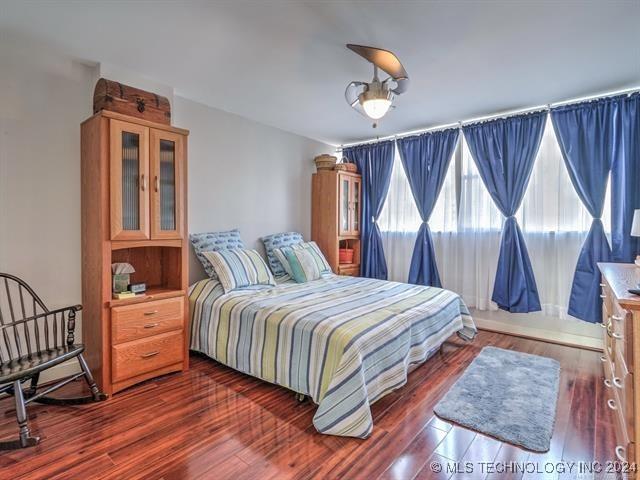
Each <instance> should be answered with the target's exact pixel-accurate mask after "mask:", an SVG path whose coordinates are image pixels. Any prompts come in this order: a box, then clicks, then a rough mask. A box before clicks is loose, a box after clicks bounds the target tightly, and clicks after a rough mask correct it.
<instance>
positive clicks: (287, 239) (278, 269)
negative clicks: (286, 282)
mask: <svg viewBox="0 0 640 480" xmlns="http://www.w3.org/2000/svg"><path fill="white" fill-rule="evenodd" d="M260 240H262V243H263V244H264V249H265V250H266V252H267V259H268V260H269V265H270V266H271V271H272V272H273V274H274V275H275V276H276V277H280V276H282V275H285V273H286V272H285V270H284V267H283V266H282V264H281V263H280V261H279V260H278V259H277V258H276V256H275V254H274V253H273V250H274V249H276V248H282V247H289V246H291V245H296V244H298V243H302V242H303V241H304V239H303V238H302V235H300V234H299V233H297V232H284V233H274V234H273V235H267V236H266V237H262V238H261V239H260Z"/></svg>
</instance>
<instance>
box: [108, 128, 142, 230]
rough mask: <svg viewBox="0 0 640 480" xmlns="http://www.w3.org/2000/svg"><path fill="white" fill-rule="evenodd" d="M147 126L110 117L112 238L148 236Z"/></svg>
mask: <svg viewBox="0 0 640 480" xmlns="http://www.w3.org/2000/svg"><path fill="white" fill-rule="evenodd" d="M148 131H149V129H148V128H147V127H142V126H140V125H136V124H132V123H127V122H122V121H119V120H111V125H110V165H111V175H110V177H111V184H110V185H111V239H112V240H140V239H146V238H149V208H148V199H149V192H148V182H149V157H148V151H149V136H148Z"/></svg>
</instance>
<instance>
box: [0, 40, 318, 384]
mask: <svg viewBox="0 0 640 480" xmlns="http://www.w3.org/2000/svg"><path fill="white" fill-rule="evenodd" d="M0 37H1V38H0V40H1V41H0V271H2V272H9V273H13V274H16V275H18V276H19V277H22V278H24V279H25V280H26V281H27V282H28V283H29V284H30V285H32V286H33V287H34V289H35V290H36V291H37V292H38V293H39V294H40V295H41V296H42V298H43V300H44V301H45V303H46V304H47V305H48V306H49V307H50V308H56V307H61V306H66V305H72V304H77V303H81V301H82V287H81V271H82V258H81V251H80V181H81V179H80V122H82V121H83V120H84V119H86V118H87V117H89V116H90V115H91V114H92V98H93V88H94V85H95V81H96V79H97V78H98V77H99V76H100V75H106V76H109V75H110V77H109V78H111V79H113V80H119V81H122V82H123V83H127V82H128V83H129V84H133V86H139V87H140V88H150V87H149V86H150V85H154V84H153V82H152V81H150V80H148V79H143V78H142V77H136V74H135V72H131V71H128V70H126V69H122V68H119V67H117V66H113V65H106V64H102V65H101V64H99V63H87V62H81V61H79V60H77V59H74V58H72V57H70V56H67V55H64V54H61V53H60V52H58V51H55V50H53V49H49V48H46V47H45V46H43V45H42V44H36V43H31V42H30V41H29V40H28V39H25V38H14V37H10V36H9V35H7V34H6V33H5V32H2V33H1V34H0ZM160 93H161V94H163V95H166V96H168V97H170V98H171V99H172V100H173V103H174V110H173V116H174V120H173V123H174V124H175V125H178V126H180V127H184V128H187V129H190V130H191V136H190V138H189V217H190V218H189V224H190V231H205V230H222V229H226V228H234V227H239V228H240V229H241V231H242V236H243V238H244V239H245V242H246V243H247V244H248V245H255V244H256V240H257V238H258V237H259V236H260V235H264V234H268V233H273V232H276V231H282V230H299V231H301V232H302V233H304V234H305V235H308V234H309V230H310V213H311V207H310V184H311V173H312V165H313V163H312V159H313V157H314V155H316V154H318V153H321V152H327V151H329V147H327V146H325V145H323V144H320V143H317V142H315V141H312V140H308V139H306V138H303V137H300V136H296V135H293V134H289V133H285V132H283V131H280V130H277V129H274V128H271V127H266V126H263V125H260V124H258V123H255V122H252V121H249V120H246V119H243V118H241V117H238V116H235V115H231V114H228V113H225V112H222V111H220V110H215V109H212V108H208V107H205V106H203V105H199V104H197V103H194V102H191V101H188V100H184V99H181V98H179V97H173V94H172V89H171V90H169V89H167V88H162V91H160ZM193 271H194V273H193V274H192V275H195V277H196V278H200V277H201V275H202V274H201V267H200V265H199V264H198V263H197V261H196V263H195V264H194V268H193ZM77 331H78V337H79V338H81V319H80V321H79V322H78V330H77ZM67 373H69V370H68V368H67V367H63V368H62V369H60V370H59V371H58V372H57V374H59V375H61V374H67ZM54 374H55V373H54ZM50 378H51V375H48V376H44V377H43V380H45V381H46V380H47V379H50Z"/></svg>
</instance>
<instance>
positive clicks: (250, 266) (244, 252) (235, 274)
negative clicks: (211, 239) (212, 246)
mask: <svg viewBox="0 0 640 480" xmlns="http://www.w3.org/2000/svg"><path fill="white" fill-rule="evenodd" d="M204 256H205V257H206V258H207V259H208V260H209V262H211V265H213V268H214V270H215V271H216V274H217V275H218V279H219V280H220V283H221V284H222V288H224V291H225V293H227V292H230V291H231V290H237V289H241V288H245V287H251V286H253V285H274V286H275V285H276V281H275V279H274V278H273V275H272V274H271V271H270V270H269V267H267V264H266V263H265V262H264V260H263V259H262V257H261V256H260V254H259V253H258V252H256V251H255V250H248V249H243V248H234V249H231V250H219V251H217V252H205V253H204Z"/></svg>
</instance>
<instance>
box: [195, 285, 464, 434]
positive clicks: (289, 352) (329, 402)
mask: <svg viewBox="0 0 640 480" xmlns="http://www.w3.org/2000/svg"><path fill="white" fill-rule="evenodd" d="M189 302H190V313H191V341H190V342H191V343H190V348H191V349H192V350H195V351H197V352H201V353H203V354H205V355H207V356H209V357H211V358H213V359H214V360H216V361H218V362H220V363H223V364H225V365H227V366H229V367H231V368H234V369H236V370H238V371H240V372H244V373H246V374H249V375H252V376H254V377H258V378H260V379H262V380H265V381H267V382H271V383H274V384H277V385H281V386H283V387H286V388H289V389H291V390H293V391H295V392H298V393H301V394H304V395H308V396H309V397H310V398H311V399H313V401H314V402H315V403H316V404H317V405H318V409H317V411H316V414H315V416H314V418H313V424H314V426H315V428H316V429H317V430H318V431H319V432H320V433H325V434H332V435H340V436H348V437H359V438H366V437H367V436H369V435H370V434H371V431H372V428H373V419H372V416H371V408H370V406H371V404H373V403H374V402H375V401H376V400H378V399H379V398H381V397H383V396H384V395H385V394H387V393H389V392H391V391H393V390H395V389H397V388H399V387H401V386H402V385H404V384H405V383H406V381H407V372H408V369H409V366H410V365H412V364H415V363H419V362H424V361H425V360H426V359H427V358H429V357H430V356H431V355H432V354H433V353H434V352H435V351H436V350H437V349H438V348H439V347H440V345H441V344H442V343H443V342H444V341H445V340H446V339H447V338H448V337H449V336H451V335H452V334H453V333H456V332H457V333H458V334H459V335H460V336H462V337H464V338H467V339H472V338H473V336H474V335H475V332H476V327H475V325H474V323H473V320H472V318H471V316H470V315H469V311H468V309H467V307H466V306H465V304H464V302H463V301H462V299H461V298H460V297H459V296H458V295H457V294H455V293H453V292H451V291H448V290H443V289H439V288H434V287H424V286H417V285H409V284H405V283H396V282H388V281H382V280H374V279H367V278H356V277H343V276H337V275H333V274H331V275H326V276H324V277H323V278H321V279H318V280H314V281H311V282H307V283H303V284H296V283H293V282H285V283H281V284H279V285H278V286H276V287H262V288H254V289H249V290H238V291H233V292H229V293H226V294H225V293H224V292H223V289H222V286H221V285H220V283H219V282H218V281H217V280H210V279H208V280H202V281H200V282H198V283H196V284H194V285H193V286H192V287H191V289H190V295H189Z"/></svg>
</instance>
